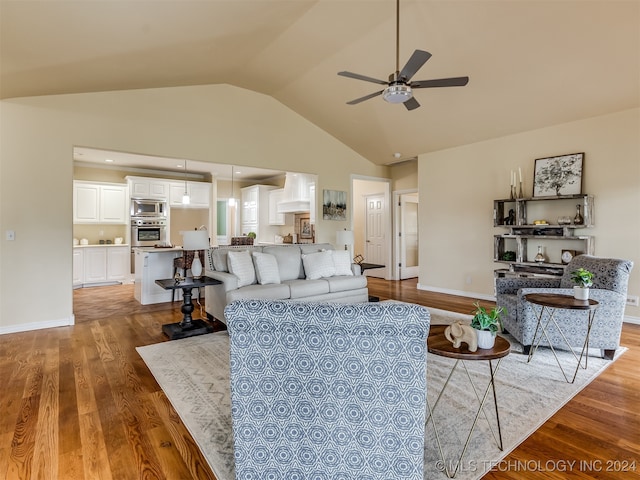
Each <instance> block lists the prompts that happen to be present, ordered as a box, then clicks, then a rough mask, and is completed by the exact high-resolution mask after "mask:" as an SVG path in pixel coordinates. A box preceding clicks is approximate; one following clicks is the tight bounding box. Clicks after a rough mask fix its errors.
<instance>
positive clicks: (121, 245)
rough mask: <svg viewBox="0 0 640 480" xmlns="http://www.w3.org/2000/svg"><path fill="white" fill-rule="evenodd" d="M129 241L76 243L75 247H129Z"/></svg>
mask: <svg viewBox="0 0 640 480" xmlns="http://www.w3.org/2000/svg"><path fill="white" fill-rule="evenodd" d="M128 246H129V244H128V243H90V244H89V245H74V246H73V248H88V247H128Z"/></svg>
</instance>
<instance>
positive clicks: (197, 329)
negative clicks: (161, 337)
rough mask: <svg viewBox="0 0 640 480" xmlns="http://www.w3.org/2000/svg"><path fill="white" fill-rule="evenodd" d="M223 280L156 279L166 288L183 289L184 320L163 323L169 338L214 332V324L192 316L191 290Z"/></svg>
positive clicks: (164, 330)
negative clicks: (194, 318)
mask: <svg viewBox="0 0 640 480" xmlns="http://www.w3.org/2000/svg"><path fill="white" fill-rule="evenodd" d="M221 283H222V282H221V281H220V280H216V279H214V278H210V277H200V278H192V277H187V278H185V279H183V280H180V281H178V280H175V279H173V278H166V279H162V280H156V284H158V285H160V286H161V287H162V288H164V289H165V290H177V289H182V299H183V302H182V307H181V308H180V311H181V312H182V321H181V322H178V323H167V324H165V325H162V331H163V332H164V334H165V335H166V336H167V337H169V340H177V339H179V338H186V337H193V336H195V335H202V334H204V333H211V332H213V326H212V325H210V324H209V323H208V322H205V321H204V320H200V319H196V320H193V318H191V312H193V303H192V302H191V290H193V289H194V288H198V289H199V288H201V287H206V286H207V285H219V284H221Z"/></svg>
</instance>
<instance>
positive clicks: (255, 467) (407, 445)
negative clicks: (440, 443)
mask: <svg viewBox="0 0 640 480" xmlns="http://www.w3.org/2000/svg"><path fill="white" fill-rule="evenodd" d="M225 317H226V318H227V320H228V324H227V326H228V331H229V335H230V339H231V353H230V355H231V358H230V367H231V411H232V421H233V436H234V456H235V467H236V479H237V480H257V479H260V480H268V479H288V480H297V479H307V478H318V479H321V478H326V479H332V480H340V479H342V480H353V479H356V478H366V479H380V480H382V479H384V480H388V479H399V478H402V479H405V480H412V479H415V480H422V479H423V469H424V436H425V408H426V360H427V355H426V339H427V335H428V332H429V321H430V318H429V311H428V310H427V309H426V308H425V307H421V306H419V305H411V304H405V303H362V304H314V303H292V302H283V301H269V300H239V301H236V302H233V303H231V304H230V305H228V306H227V307H226V310H225Z"/></svg>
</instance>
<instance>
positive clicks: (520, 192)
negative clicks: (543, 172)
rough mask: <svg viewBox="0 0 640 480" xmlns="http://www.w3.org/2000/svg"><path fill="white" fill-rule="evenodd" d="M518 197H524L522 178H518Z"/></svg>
mask: <svg viewBox="0 0 640 480" xmlns="http://www.w3.org/2000/svg"><path fill="white" fill-rule="evenodd" d="M518 198H524V193H523V191H522V180H520V190H519V191H518Z"/></svg>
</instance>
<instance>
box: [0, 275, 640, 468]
mask: <svg viewBox="0 0 640 480" xmlns="http://www.w3.org/2000/svg"><path fill="white" fill-rule="evenodd" d="M369 287H370V292H371V294H372V295H377V296H379V297H380V298H381V299H387V298H392V299H397V300H403V301H408V302H414V303H420V304H423V305H427V306H431V307H434V308H439V309H445V310H452V311H457V312H462V313H469V312H470V311H471V310H472V309H473V306H472V303H473V300H472V299H469V298H467V297H454V296H449V295H442V294H434V293H430V292H423V291H418V290H417V289H416V282H415V280H405V281H401V282H387V281H384V280H380V279H375V278H370V279H369ZM481 303H482V304H486V305H490V304H491V303H490V302H481ZM198 312H199V309H198V308H196V311H195V312H194V317H197V316H198V315H197V314H198ZM74 313H75V315H76V325H75V326H73V327H60V328H52V329H47V330H37V331H32V332H23V333H15V334H9V335H1V336H0V379H1V380H2V384H3V392H2V394H1V395H0V412H2V414H1V415H0V478H5V479H10V480H13V479H20V480H23V479H24V480H26V479H37V480H40V479H64V480H67V479H69V480H75V479H87V480H89V479H91V480H93V479H114V480H121V479H142V478H144V479H168V480H178V479H185V480H186V479H197V480H201V479H205V480H206V479H214V478H215V476H214V475H213V473H212V472H211V470H210V469H209V467H208V465H207V464H206V461H205V460H204V458H203V456H202V454H201V453H200V451H199V450H198V448H197V447H196V445H195V443H194V442H193V439H192V438H191V436H190V434H189V432H188V431H187V430H186V428H185V427H184V425H183V424H182V422H181V421H180V419H179V417H178V416H177V414H176V413H175V411H174V410H173V408H172V407H171V405H170V404H169V402H168V401H167V399H166V397H165V395H164V394H163V392H162V391H161V390H160V388H159V387H158V385H157V383H156V381H155V379H154V378H153V376H152V375H151V373H150V372H149V370H148V369H147V367H146V365H145V364H144V362H143V361H142V359H141V358H140V357H139V356H138V354H137V353H136V351H135V347H137V346H141V345H148V344H152V343H158V342H162V341H166V338H165V337H164V336H163V335H162V333H161V326H162V324H165V323H170V322H175V321H179V320H180V318H181V313H180V303H179V302H176V303H174V304H171V303H165V304H159V305H149V306H142V305H140V304H138V303H137V302H136V301H135V300H134V299H133V287H132V286H118V287H99V288H87V289H80V290H76V291H75V292H74ZM218 327H219V325H218ZM622 343H623V345H625V346H627V347H629V351H628V352H627V353H625V354H624V355H623V356H622V358H620V359H619V360H618V361H617V362H615V363H614V364H613V365H612V366H611V367H610V368H608V369H607V370H606V371H605V372H604V373H603V374H602V375H600V377H598V378H597V379H596V380H595V381H594V382H593V383H591V384H590V385H589V386H588V387H587V388H585V389H584V390H583V391H582V392H581V393H580V394H579V395H577V396H576V397H575V398H574V399H573V400H572V401H571V402H569V403H568V404H567V405H566V406H565V407H563V408H562V409H561V410H560V411H559V412H558V413H557V414H556V415H554V416H553V417H552V418H551V419H549V421H547V422H546V423H545V424H544V425H543V426H542V427H541V428H540V429H539V430H538V431H537V432H535V433H534V434H533V435H532V436H531V437H529V438H528V439H527V440H526V441H525V442H524V443H523V444H522V445H521V446H520V447H519V448H517V449H516V450H515V451H514V452H513V453H512V454H511V455H509V456H508V457H507V458H506V459H505V461H504V462H501V463H500V464H499V465H498V466H497V470H498V471H496V472H493V473H489V474H488V475H486V476H485V478H488V479H516V478H518V479H520V478H533V479H537V478H596V477H597V478H611V479H613V478H616V479H619V478H640V474H639V473H638V469H639V468H640V465H637V464H636V466H635V471H633V472H631V471H627V472H622V471H621V470H622V469H623V468H625V467H626V468H627V469H629V467H630V464H629V463H627V464H625V463H624V462H625V461H631V460H640V459H639V458H638V456H639V453H638V452H639V451H640V408H639V407H640V369H639V368H638V365H639V364H640V326H638V325H625V326H624V329H623V336H622ZM574 460H575V461H576V463H575V464H573V466H572V467H571V468H570V465H571V464H570V463H569V462H571V461H574ZM580 461H582V463H580ZM518 462H519V463H518ZM535 462H537V463H535ZM549 462H552V463H549ZM562 462H564V463H562ZM563 466H564V469H563V470H561V468H562V467H563ZM607 469H608V470H610V471H607ZM443 478H444V476H443Z"/></svg>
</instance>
